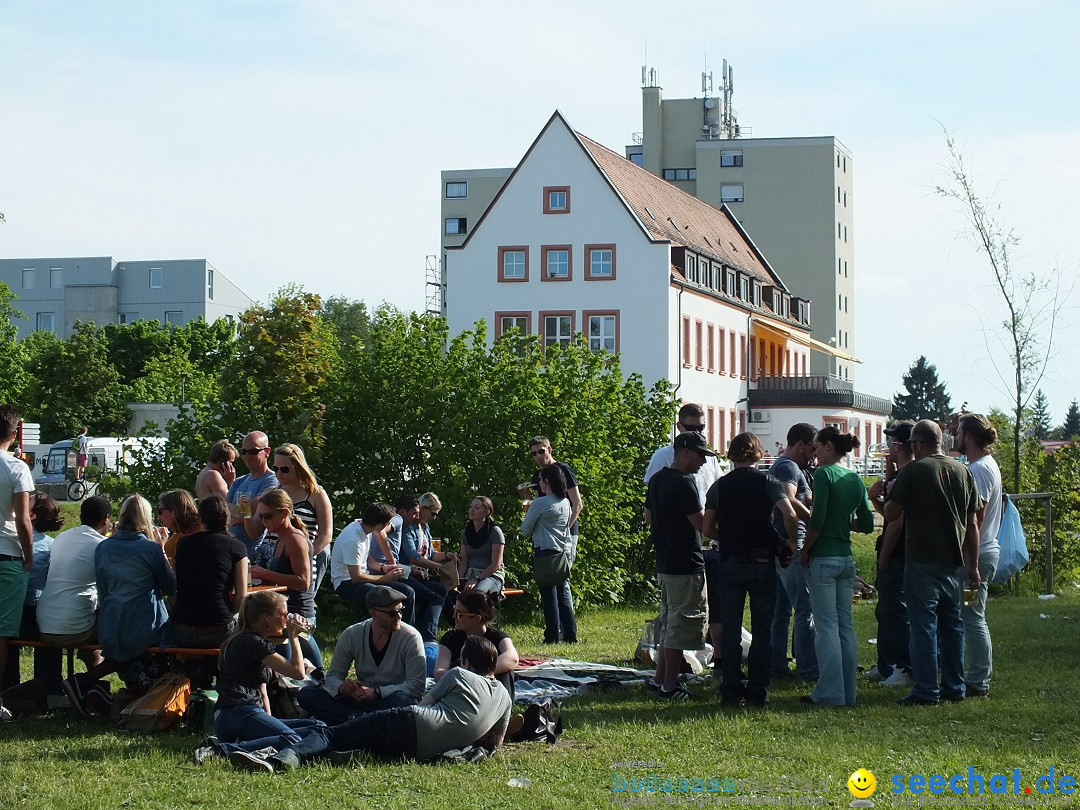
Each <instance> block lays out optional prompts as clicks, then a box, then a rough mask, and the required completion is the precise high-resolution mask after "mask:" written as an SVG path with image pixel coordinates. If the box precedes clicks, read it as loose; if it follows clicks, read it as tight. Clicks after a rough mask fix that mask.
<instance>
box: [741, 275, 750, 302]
mask: <svg viewBox="0 0 1080 810" xmlns="http://www.w3.org/2000/svg"><path fill="white" fill-rule="evenodd" d="M739 300H740V301H749V300H750V279H748V278H747V277H746V276H744V275H742V274H741V273H740V274H739Z"/></svg>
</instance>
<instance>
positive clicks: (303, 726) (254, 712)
mask: <svg viewBox="0 0 1080 810" xmlns="http://www.w3.org/2000/svg"><path fill="white" fill-rule="evenodd" d="M316 728H324V725H323V723H321V722H320V721H318V720H314V719H299V718H297V719H290V720H281V719H279V718H277V717H273V716H272V715H269V714H267V713H266V711H265V710H264V709H263V707H262V706H255V705H246V706H229V707H227V708H224V709H218V711H217V716H216V717H215V719H214V731H215V733H216V734H217V737H218V747H219V748H221V749H222V750H223V751H224V752H225V753H226V754H228V753H230V752H232V751H258V750H259V749H260V748H266V747H267V746H272V747H274V748H277V749H278V750H279V751H280V750H281V749H282V748H285V747H287V746H290V745H294V744H295V743H298V742H300V741H301V740H302V739H303V738H304V736H305V735H306V734H307V733H309V732H310V731H311V730H312V729H316Z"/></svg>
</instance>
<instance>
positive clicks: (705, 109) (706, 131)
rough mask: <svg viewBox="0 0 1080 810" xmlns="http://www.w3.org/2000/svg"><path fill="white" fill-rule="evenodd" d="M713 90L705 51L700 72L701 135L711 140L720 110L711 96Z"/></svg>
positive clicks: (715, 133) (716, 130)
mask: <svg viewBox="0 0 1080 810" xmlns="http://www.w3.org/2000/svg"><path fill="white" fill-rule="evenodd" d="M712 92H713V75H712V71H710V70H709V54H708V52H706V53H705V70H703V71H702V72H701V95H702V96H704V98H703V99H702V102H701V106H702V110H701V116H702V121H701V137H702V138H703V139H705V140H711V139H712V138H715V137H717V135H718V134H719V129H720V115H719V113H720V111H719V110H718V109H717V105H716V99H715V98H712V97H711V94H712Z"/></svg>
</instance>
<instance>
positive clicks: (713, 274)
mask: <svg viewBox="0 0 1080 810" xmlns="http://www.w3.org/2000/svg"><path fill="white" fill-rule="evenodd" d="M723 274H724V273H723V269H722V268H721V267H720V265H718V264H714V265H713V266H712V270H711V271H710V275H709V286H710V287H711V288H712V289H714V290H716V291H717V292H719V291H720V279H721V278H723Z"/></svg>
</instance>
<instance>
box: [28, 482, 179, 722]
mask: <svg viewBox="0 0 1080 810" xmlns="http://www.w3.org/2000/svg"><path fill="white" fill-rule="evenodd" d="M153 536H155V534H154V524H153V521H152V518H151V516H150V504H149V503H147V501H146V498H144V497H143V496H142V495H138V494H136V495H129V496H128V498H127V500H125V501H124V503H123V505H122V506H121V507H120V517H119V519H118V520H117V522H116V531H114V532H113V534H112V536H111V537H108V538H106V539H104V540H102V541H101V542H100V543H98V544H97V548H95V549H94V571H95V574H96V576H97V589H98V598H99V607H98V619H97V640H98V643H99V644H100V645H101V653H102V655H103V656H104V659H103V660H102V661H101V663H99V664H97V665H96V666H93V667H91V668H90V669H89V670H88V671H87V672H86V674H85V675H73V676H72V677H70V678H68V679H67V680H65V681H64V691H65V692H67V695H68V698H69V699H70V700H71V705H72V706H73V707H74V708H75V709H76V710H77V711H78V712H79V713H80V714H83V715H88V714H89V713H90V710H91V709H94V710H95V711H97V712H99V713H105V712H106V711H108V710H109V709H111V706H112V700H111V698H110V696H109V694H108V692H107V691H106V690H105V688H104V687H103V686H102V684H100V683H98V681H100V680H101V679H102V678H104V677H105V676H106V675H111V674H112V673H114V672H121V671H124V670H128V669H131V668H132V666H131V665H133V664H135V662H136V661H137V660H138V659H139V658H140V657H141V656H142V655H143V653H144V652H145V651H146V648H147V647H149V646H151V645H155V644H161V642H162V641H163V636H164V631H165V625H166V623H167V622H168V620H169V614H168V612H167V611H166V610H165V600H164V599H163V597H164V596H172V595H173V593H174V592H175V591H176V577H175V576H174V575H173V571H172V568H170V567H169V563H168V562H167V561H166V559H165V551H164V550H163V548H162V546H161V543H158V542H155V541H153V540H151V539H150V538H151V537H153ZM162 539H164V538H162ZM47 587H48V586H47V585H46V588H47ZM39 607H40V605H39ZM39 615H40V612H39ZM135 669H137V668H135ZM125 680H127V679H125ZM147 685H148V684H147ZM88 698H90V700H89V702H88V700H87V699H88Z"/></svg>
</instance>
